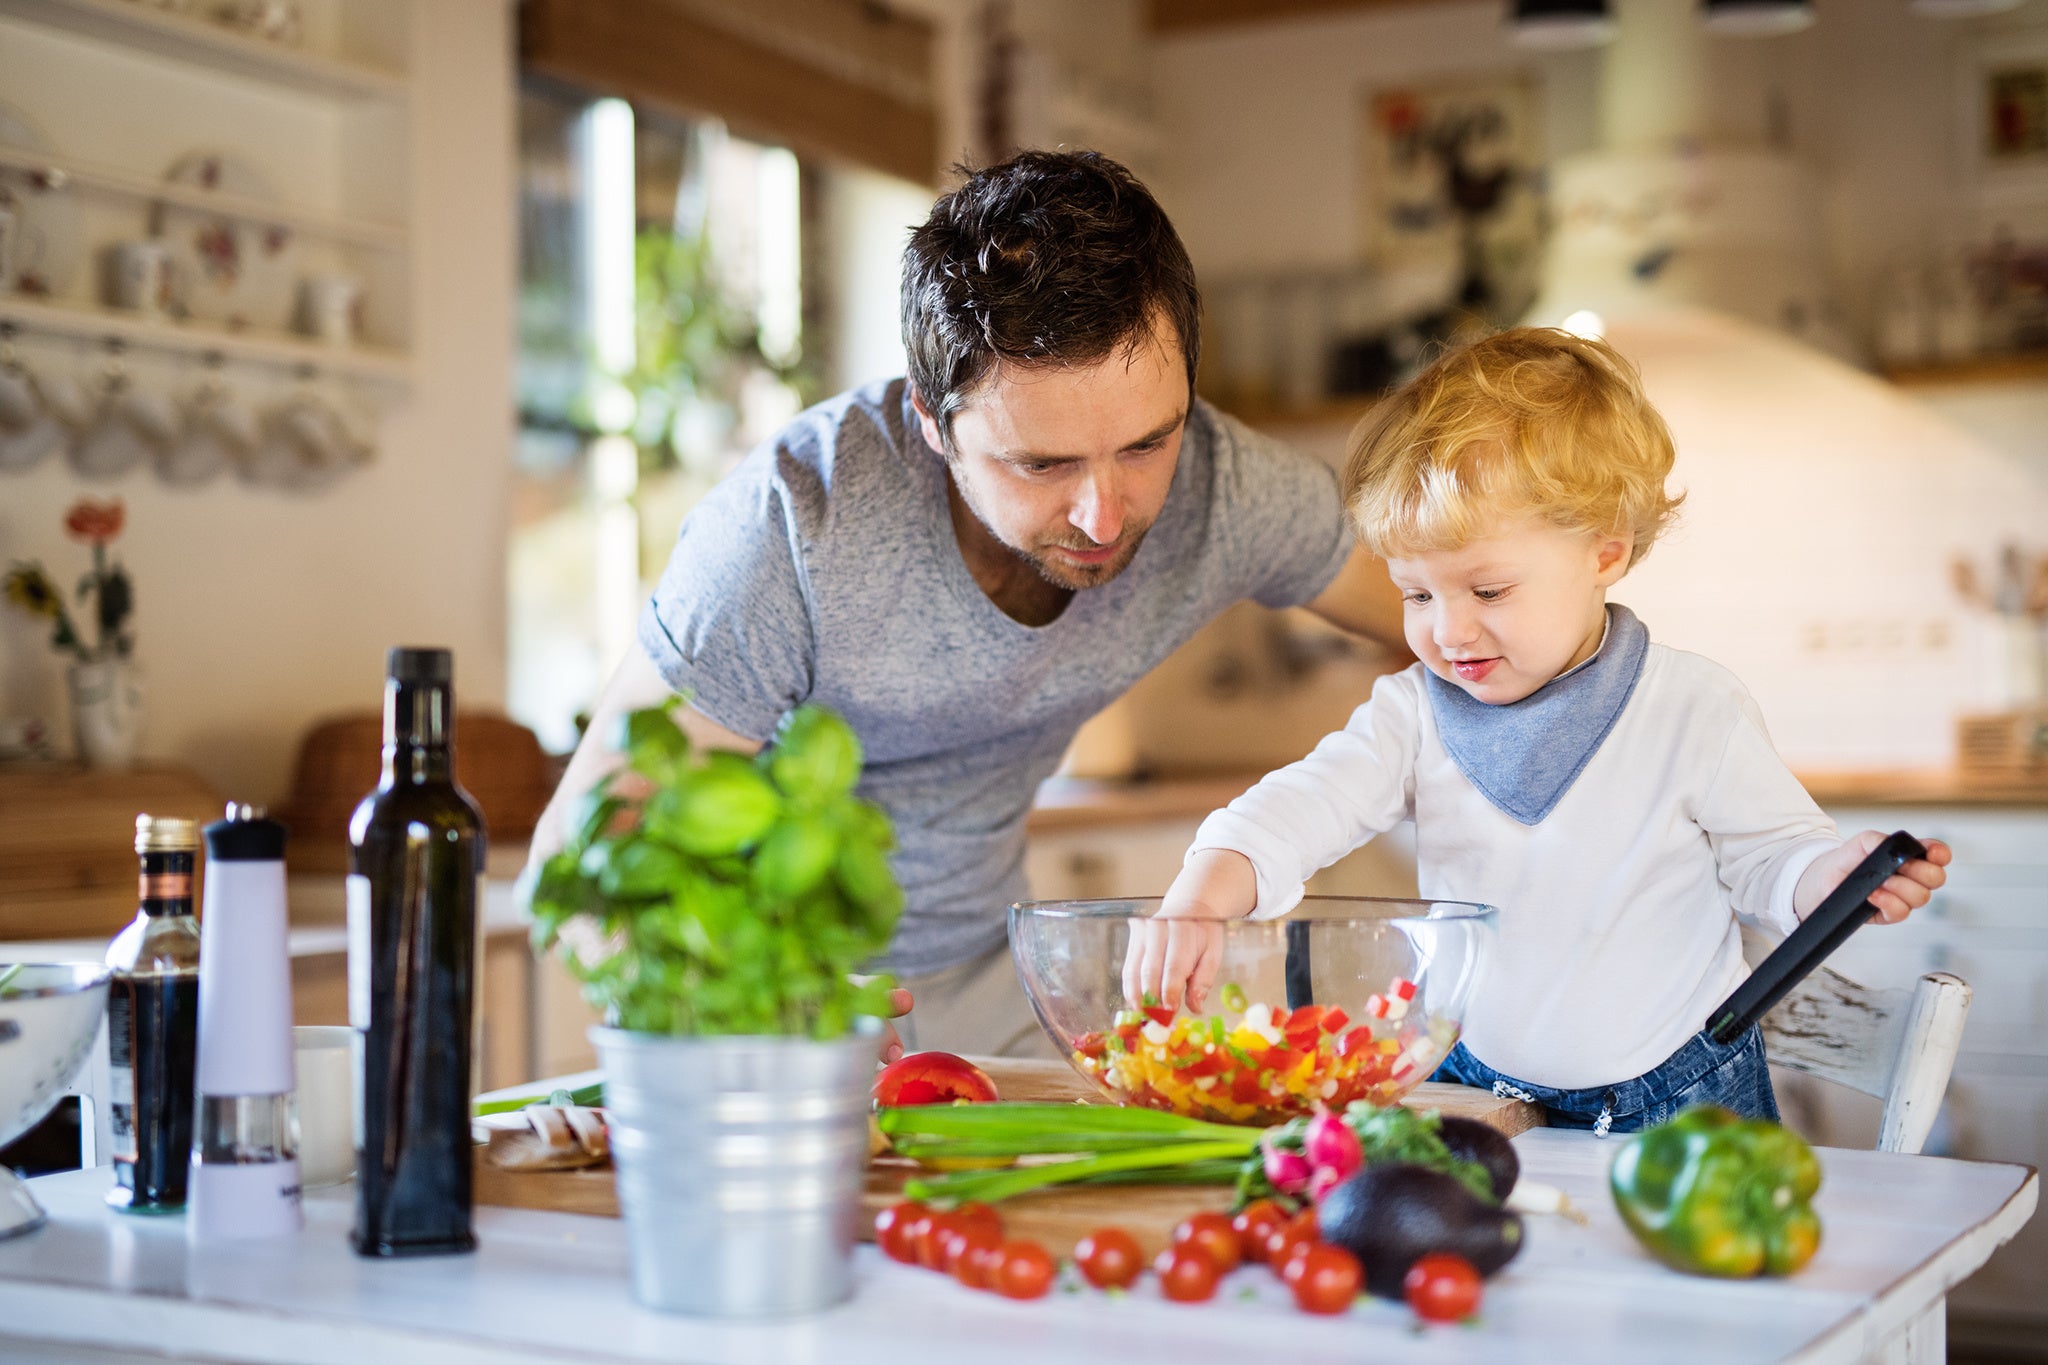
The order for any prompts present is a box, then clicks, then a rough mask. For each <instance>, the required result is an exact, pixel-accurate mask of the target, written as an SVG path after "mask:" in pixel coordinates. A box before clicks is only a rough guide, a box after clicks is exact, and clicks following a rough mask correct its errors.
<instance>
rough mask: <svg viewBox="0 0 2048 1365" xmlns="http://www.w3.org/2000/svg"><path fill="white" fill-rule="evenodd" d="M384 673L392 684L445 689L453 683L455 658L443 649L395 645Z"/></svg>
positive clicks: (386, 661) (387, 659) (388, 657)
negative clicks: (410, 684)
mask: <svg viewBox="0 0 2048 1365" xmlns="http://www.w3.org/2000/svg"><path fill="white" fill-rule="evenodd" d="M384 673H385V676H386V677H388V678H390V679H391V681H393V682H401V683H414V684H426V685H428V686H441V687H446V686H448V685H449V684H450V683H452V682H454V681H455V656H454V655H453V654H450V653H449V652H448V651H447V650H445V649H432V648H418V647H414V646H409V645H395V646H393V647H392V650H391V653H390V654H389V655H388V656H387V657H386V659H385V663H384Z"/></svg>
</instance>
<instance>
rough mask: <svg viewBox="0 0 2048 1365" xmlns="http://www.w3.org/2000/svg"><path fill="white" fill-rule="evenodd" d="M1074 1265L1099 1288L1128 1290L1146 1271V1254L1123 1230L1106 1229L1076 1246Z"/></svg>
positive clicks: (1136, 1240)
mask: <svg viewBox="0 0 2048 1365" xmlns="http://www.w3.org/2000/svg"><path fill="white" fill-rule="evenodd" d="M1074 1264H1075V1265H1076V1266H1078V1267H1080V1270H1081V1278H1082V1279H1084V1280H1086V1281H1088V1283H1090V1284H1092V1285H1094V1286H1095V1287H1096V1288H1097V1289H1128V1288H1130V1287H1131V1285H1132V1284H1133V1283H1135V1282H1136V1281H1137V1278H1138V1276H1139V1275H1141V1274H1143V1273H1144V1271H1145V1253H1144V1252H1143V1251H1142V1250H1140V1249H1139V1246H1138V1239H1137V1238H1135V1237H1133V1236H1131V1234H1130V1233H1128V1232H1125V1231H1124V1230H1123V1229H1122V1228H1103V1229H1101V1230H1099V1231H1096V1232H1091V1233H1089V1234H1088V1235H1087V1236H1086V1237H1083V1238H1082V1239H1081V1240H1080V1241H1078V1242H1076V1243H1074Z"/></svg>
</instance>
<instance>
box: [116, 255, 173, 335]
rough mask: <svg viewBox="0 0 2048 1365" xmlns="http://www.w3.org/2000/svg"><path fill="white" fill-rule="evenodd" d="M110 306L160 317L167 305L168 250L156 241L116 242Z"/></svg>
mask: <svg viewBox="0 0 2048 1365" xmlns="http://www.w3.org/2000/svg"><path fill="white" fill-rule="evenodd" d="M112 271H113V274H112V285H113V288H112V290H111V293H112V295H113V304H114V306H115V307H116V308H126V309H128V310H130V311H131V312H136V313H144V314H147V315H149V316H151V317H162V316H163V315H164V314H165V313H167V312H168V311H169V310H170V304H171V247H170V243H168V242H165V241H163V240H162V239H160V238H156V237H142V238H138V239H137V240H135V241H132V242H119V243H116V244H115V246H114V248H113V262H112Z"/></svg>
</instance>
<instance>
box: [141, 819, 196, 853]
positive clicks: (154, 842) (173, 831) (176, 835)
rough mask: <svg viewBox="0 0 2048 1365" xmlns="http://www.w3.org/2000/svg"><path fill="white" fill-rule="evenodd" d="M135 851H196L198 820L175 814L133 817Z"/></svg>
mask: <svg viewBox="0 0 2048 1365" xmlns="http://www.w3.org/2000/svg"><path fill="white" fill-rule="evenodd" d="M135 851H136V852H137V853H197V852H198V851H199V822H198V821H197V820H186V819H182V818H180V817H179V816H175V815H138V816H136V817H135Z"/></svg>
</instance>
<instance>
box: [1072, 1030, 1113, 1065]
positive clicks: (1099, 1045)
mask: <svg viewBox="0 0 2048 1365" xmlns="http://www.w3.org/2000/svg"><path fill="white" fill-rule="evenodd" d="M1108 1050H1109V1044H1108V1042H1107V1041H1106V1040H1105V1039H1104V1038H1103V1036H1102V1035H1101V1034H1099V1033H1084V1034H1082V1035H1081V1036H1080V1037H1079V1038H1076V1039H1075V1040H1074V1051H1076V1052H1078V1053H1080V1054H1081V1055H1082V1056H1083V1057H1093V1058H1094V1059H1095V1060H1096V1061H1098V1062H1099V1061H1101V1060H1102V1055H1103V1053H1105V1052H1107V1051H1108Z"/></svg>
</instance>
